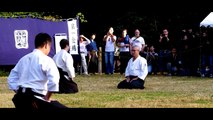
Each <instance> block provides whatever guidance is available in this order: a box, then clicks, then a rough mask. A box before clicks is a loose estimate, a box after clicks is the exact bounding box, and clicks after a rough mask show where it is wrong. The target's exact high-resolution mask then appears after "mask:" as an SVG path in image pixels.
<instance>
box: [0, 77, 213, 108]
mask: <svg viewBox="0 0 213 120" xmlns="http://www.w3.org/2000/svg"><path fill="white" fill-rule="evenodd" d="M6 79H7V77H1V78H0V98H1V99H0V108H13V107H14V105H13V103H12V101H11V99H12V97H13V95H14V93H13V91H10V90H8V86H7V81H6ZM123 79H124V76H121V75H119V74H114V75H109V76H108V75H104V74H103V75H92V76H83V75H82V76H81V75H77V76H76V78H75V82H76V83H77V84H78V87H79V92H78V93H76V94H54V95H53V96H52V98H53V99H56V100H58V101H60V102H61V103H63V104H64V105H66V106H68V107H70V108H212V107H213V102H212V101H213V93H212V91H213V87H212V81H213V79H210V78H199V77H167V76H148V77H147V78H146V82H145V89H144V90H137V89H132V90H128V89H117V88H116V87H117V84H118V83H119V82H120V81H121V80H123Z"/></svg>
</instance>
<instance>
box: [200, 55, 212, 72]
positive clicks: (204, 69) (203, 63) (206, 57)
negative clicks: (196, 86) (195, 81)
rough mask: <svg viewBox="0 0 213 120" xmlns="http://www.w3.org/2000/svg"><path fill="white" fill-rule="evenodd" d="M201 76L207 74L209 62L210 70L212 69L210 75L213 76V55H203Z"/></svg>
mask: <svg viewBox="0 0 213 120" xmlns="http://www.w3.org/2000/svg"><path fill="white" fill-rule="evenodd" d="M201 61H202V62H201V74H204V75H205V74H206V66H207V63H206V62H209V64H208V65H209V68H210V71H209V73H210V74H213V55H209V56H207V55H202V58H201Z"/></svg>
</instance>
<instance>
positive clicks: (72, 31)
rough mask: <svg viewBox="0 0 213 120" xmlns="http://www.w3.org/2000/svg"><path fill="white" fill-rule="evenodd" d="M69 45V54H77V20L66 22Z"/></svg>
mask: <svg viewBox="0 0 213 120" xmlns="http://www.w3.org/2000/svg"><path fill="white" fill-rule="evenodd" d="M67 25H68V35H69V43H70V54H78V26H77V20H75V19H72V20H71V21H67Z"/></svg>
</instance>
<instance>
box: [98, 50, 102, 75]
mask: <svg viewBox="0 0 213 120" xmlns="http://www.w3.org/2000/svg"><path fill="white" fill-rule="evenodd" d="M98 73H99V74H102V48H101V47H99V48H98Z"/></svg>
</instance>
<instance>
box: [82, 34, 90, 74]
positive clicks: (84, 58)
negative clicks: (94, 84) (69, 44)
mask: <svg viewBox="0 0 213 120" xmlns="http://www.w3.org/2000/svg"><path fill="white" fill-rule="evenodd" d="M85 40H86V41H85ZM88 44H90V40H89V39H88V38H86V37H85V36H84V35H80V55H81V66H82V67H83V70H84V73H83V75H89V74H88V70H87V68H88V67H87V62H86V55H87V49H86V46H87V45H88Z"/></svg>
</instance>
